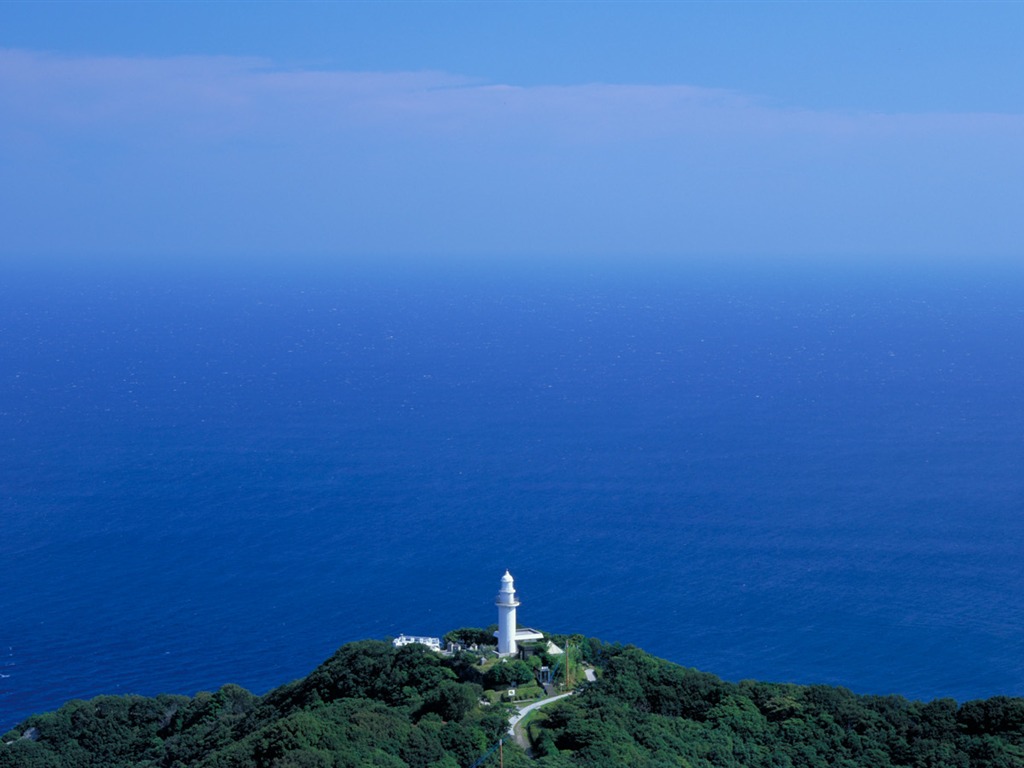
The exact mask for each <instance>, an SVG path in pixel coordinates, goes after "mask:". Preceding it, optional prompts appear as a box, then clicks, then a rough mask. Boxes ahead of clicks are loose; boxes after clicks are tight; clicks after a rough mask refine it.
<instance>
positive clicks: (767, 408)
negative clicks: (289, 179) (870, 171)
mask: <svg viewBox="0 0 1024 768" xmlns="http://www.w3.org/2000/svg"><path fill="white" fill-rule="evenodd" d="M627 264H628V260H623V261H622V262H621V263H619V264H617V265H616V264H605V265H602V266H599V267H585V266H583V265H581V264H576V265H572V264H566V265H563V266H561V267H559V268H545V267H542V266H540V265H538V264H536V263H535V264H533V265H529V266H524V267H520V268H514V267H510V266H507V265H506V266H493V267H486V268H484V267H476V268H472V267H468V266H461V267H460V266H455V265H446V266H443V267H442V266H439V265H434V266H431V265H430V264H429V263H426V264H423V265H421V266H419V267H415V266H412V265H410V264H408V263H406V264H404V265H403V264H397V263H395V264H391V265H390V266H380V267H371V266H366V265H363V266H358V267H354V266H353V267H346V268H338V269H334V270H329V269H325V268H317V267H298V266H297V267H295V268H294V269H288V268H285V267H274V268H271V267H266V266H265V267H263V268H260V269H258V270H256V271H255V272H254V271H252V270H245V269H242V268H241V267H240V266H235V267H227V266H224V267H220V268H217V269H214V268H210V269H203V268H199V267H195V266H192V267H188V268H181V269H173V268H170V267H166V266H164V267H153V268H134V269H117V268H113V267H108V268H105V269H100V268H96V269H71V268H68V269H63V270H61V269H57V268H54V267H51V268H48V269H32V268H18V269H11V270H8V271H6V272H5V273H4V274H3V275H0V520H2V531H0V728H5V727H7V726H11V725H13V724H15V723H16V722H17V721H18V720H20V719H21V718H22V717H24V716H25V715H28V714H30V713H32V712H36V711H41V710H47V709H52V708H55V707H57V706H59V705H60V704H61V703H62V702H64V701H65V700H67V699H70V698H74V697H92V696H95V695H99V694H107V693H112V694H121V693H129V692H133V693H140V694H146V695H152V694H156V693H159V692H164V691H167V692H177V693H187V694H191V693H194V692H196V691H198V690H204V689H205V690H210V689H215V688H217V687H219V686H220V685H222V684H224V683H227V682H236V683H239V684H241V685H243V686H246V687H248V688H250V689H252V690H254V691H256V692H259V693H262V692H264V691H266V690H268V689H269V688H271V687H273V686H275V685H278V684H281V683H284V682H287V681H289V680H292V679H294V678H296V677H299V676H302V675H304V674H306V673H307V672H308V671H310V670H311V669H312V668H313V667H314V666H316V665H317V664H318V663H319V662H320V661H321V660H323V659H324V658H326V657H327V656H328V655H330V654H331V653H332V652H333V651H334V650H335V649H336V648H337V647H338V646H339V645H341V644H342V643H345V642H347V641H351V640H356V639H361V638H367V637H374V638H383V637H386V636H394V635H397V634H399V633H402V632H406V633H416V634H421V633H422V634H438V635H439V634H441V633H443V632H445V631H446V630H448V629H451V628H454V627H458V626H483V625H487V624H490V623H492V622H494V621H495V620H496V613H495V608H494V605H493V601H494V596H495V594H496V592H497V588H498V582H499V578H500V577H501V575H502V573H503V572H504V570H505V569H506V568H508V569H510V570H511V572H512V573H513V575H514V576H515V578H516V587H517V588H518V590H519V594H520V598H521V600H522V605H521V607H520V609H519V620H520V623H521V624H526V625H530V626H535V627H538V628H541V629H545V630H549V631H558V632H581V633H584V634H586V635H593V636H597V637H600V638H602V639H604V640H608V641H620V642H623V643H634V644H636V645H640V646H642V647H643V648H645V649H647V650H649V651H651V652H653V653H655V654H657V655H659V656H663V657H665V658H668V659H671V660H673V661H677V662H680V663H682V664H685V665H687V666H694V667H698V668H700V669H703V670H707V671H709V672H713V673H715V674H718V675H720V676H722V677H724V678H726V679H730V680H739V679H744V678H758V679H764V680H773V681H793V682H800V683H828V684H840V685H844V686H847V687H849V688H851V689H853V690H855V691H857V692H863V693H877V694H888V693H899V694H903V695H905V696H908V697H912V698H934V697H942V696H951V697H954V698H957V699H961V700H963V699H970V698H977V697H985V696H990V695H995V694H1008V695H1024V278H1022V276H1021V274H1020V273H1014V272H1012V271H1010V270H1002V271H999V270H988V271H985V270H978V271H976V272H974V273H971V272H970V271H969V270H967V269H966V268H964V269H961V270H957V269H953V268H948V269H943V270H939V271H925V270H924V269H921V268H918V269H912V268H905V269H902V270H896V269H891V270H887V269H884V268H881V267H874V268H871V269H862V270H858V269H853V268H844V269H839V268H836V269H835V270H832V271H826V270H822V269H817V270H812V269H810V268H801V267H797V266H790V267H787V268H784V269H779V270H774V271H773V270H770V269H760V268H754V267H749V268H744V267H742V266H736V265H734V266H733V267H730V268H728V269H727V268H724V267H723V268H714V267H708V266H703V267H689V268H679V269H675V270H672V269H668V268H665V267H654V266H650V265H648V266H646V267H645V266H643V265H641V266H638V267H634V268H632V269H631V268H629V267H628V266H627Z"/></svg>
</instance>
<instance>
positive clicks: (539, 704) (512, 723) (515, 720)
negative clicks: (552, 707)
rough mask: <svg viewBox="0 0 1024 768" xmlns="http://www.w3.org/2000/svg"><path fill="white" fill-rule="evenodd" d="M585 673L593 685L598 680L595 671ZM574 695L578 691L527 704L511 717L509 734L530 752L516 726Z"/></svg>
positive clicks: (589, 670) (584, 671) (524, 738)
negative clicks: (538, 711)
mask: <svg viewBox="0 0 1024 768" xmlns="http://www.w3.org/2000/svg"><path fill="white" fill-rule="evenodd" d="M583 673H584V675H585V676H586V678H587V681H588V682H591V683H592V682H594V681H595V680H597V677H596V676H595V675H594V670H593V669H590V668H587V669H585V670H583ZM574 693H576V691H569V692H568V693H560V694H558V695H557V696H551V697H549V698H546V699H541V700H540V701H535V702H533V703H532V704H527V705H526V706H525V707H518V708H517V710H516V714H514V715H512V717H510V718H509V720H508V732H509V734H510V735H511V736H512V737H513V738H514V739H515V740H516V742H517V743H518V744H519V746H521V747H522V748H523V749H527V750H528V749H529V746H530V745H529V744H528V743H527V742H526V736H525V735H523V734H522V733H517V732H516V726H517V725H519V721H520V720H522V719H523V718H524V717H526V716H527V715H528V714H530V713H531V712H533V710H535V709H540V708H541V707H546V706H547V705H548V704H550V703H551V702H553V701H558V700H559V699H564V698H565V697H566V696H572V695H573V694H574Z"/></svg>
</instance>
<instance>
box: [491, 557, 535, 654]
mask: <svg viewBox="0 0 1024 768" xmlns="http://www.w3.org/2000/svg"><path fill="white" fill-rule="evenodd" d="M494 604H495V605H496V606H498V631H497V632H495V633H494V636H495V637H497V638H498V655H499V656H514V655H515V654H516V652H517V651H518V650H519V647H518V645H517V643H525V642H530V641H533V640H543V639H544V635H543V634H542V633H540V632H538V631H537V630H535V629H530V628H529V627H523V628H522V629H518V628H517V627H516V607H517V606H518V605H519V599H518V598H517V597H516V590H515V587H514V586H513V581H512V574H511V573H509V572H508V571H507V570H506V571H505V575H504V576H502V577H501V586H500V587H499V588H498V596H497V597H496V598H495V600H494Z"/></svg>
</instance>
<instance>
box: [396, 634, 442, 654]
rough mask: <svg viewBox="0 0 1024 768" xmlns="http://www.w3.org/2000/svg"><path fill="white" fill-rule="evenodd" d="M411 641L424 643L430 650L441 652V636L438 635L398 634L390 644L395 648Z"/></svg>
mask: <svg viewBox="0 0 1024 768" xmlns="http://www.w3.org/2000/svg"><path fill="white" fill-rule="evenodd" d="M412 643H419V644H420V645H425V646H427V648H429V649H430V650H432V651H437V652H438V653H440V652H441V638H439V637H421V636H419V635H399V636H398V637H396V638H395V639H394V640H392V641H391V644H392V645H393V646H395V648H401V647H402V646H403V645H411V644H412Z"/></svg>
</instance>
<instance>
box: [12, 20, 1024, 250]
mask: <svg viewBox="0 0 1024 768" xmlns="http://www.w3.org/2000/svg"><path fill="white" fill-rule="evenodd" d="M56 10H57V7H56V5H55V4H50V3H6V4H4V6H3V7H2V8H0V114H2V120H0V168H2V169H3V174H4V177H5V178H7V179H8V180H9V183H8V184H5V185H4V186H3V188H2V191H0V208H2V210H3V211H4V214H3V224H4V231H5V236H4V238H3V241H2V243H0V258H4V259H5V260H7V261H8V262H10V261H13V260H18V259H39V258H41V257H46V258H51V259H64V260H68V259H70V260H74V261H81V262H89V261H91V260H96V259H107V258H113V259H120V260H128V261H133V260H139V261H142V262H144V263H149V262H157V261H169V262H174V261H177V260H204V259H213V260H217V259H239V258H240V259H243V260H244V259H248V258H253V259H261V258H262V259H267V260H270V261H275V260H278V259H285V258H288V257H295V256H304V257H313V258H319V259H326V260H328V261H331V260H340V261H344V260H347V259H353V258H367V257H368V258H371V259H373V258H383V257H397V256H404V257H417V258H424V259H430V258H437V257H443V256H444V257H455V258H467V259H471V260H483V261H486V260H488V259H495V258H499V257H500V258H519V257H522V258H553V259H560V258H574V259H588V258H591V257H595V258H622V257H626V258H633V257H647V258H652V259H661V260H665V259H667V260H669V261H672V260H683V261H685V260H688V259H694V258H711V259H715V258H724V257H729V258H736V257H744V258H755V259H764V260H768V261H773V260H775V259H797V260H801V259H802V260H811V261H818V262H821V261H824V262H829V261H830V260H838V259H845V260H853V261H857V260H872V261H887V260H897V261H899V260H906V261H908V263H921V262H922V261H923V262H924V263H926V264H927V263H931V261H932V260H935V261H939V262H957V263H964V264H972V263H975V262H981V261H987V262H1006V263H1012V262H1014V261H1015V260H1016V257H1017V256H1018V251H1019V243H1020V241H1021V235H1022V224H1021V217H1020V216H1019V208H1020V202H1021V200H1022V199H1024V172H1022V171H1024V96H1022V94H1024V83H1022V82H1021V80H1022V79H1024V78H1022V73H1024V67H1021V66H1019V65H1020V63H1021V62H1020V58H1021V55H1020V52H1019V46H1018V44H1017V43H1018V41H1019V39H1020V35H1021V33H1022V32H1024V25H1022V22H1024V5H1021V4H1012V3H1011V4H1006V3H972V4H970V5H968V4H956V3H954V4H910V5H907V4H896V3H829V4H789V3H725V4H721V3H681V4H661V3H642V4H629V5H626V4H624V3H601V4H543V3H533V4H525V5H524V4H515V5H512V4H502V3H481V4H472V5H467V4H460V3H388V4H372V3H357V4H303V5H300V6H298V7H296V6H295V5H293V4H289V5H283V4H274V3H258V4H247V5H245V6H242V5H239V4H227V3H220V4H218V3H199V4H195V3H190V4H184V5H181V4H173V3H147V4H145V5H140V6H133V5H127V4H121V3H77V4H74V5H66V4H64V5H60V6H59V11H60V13H56V12H55V11H56Z"/></svg>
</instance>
